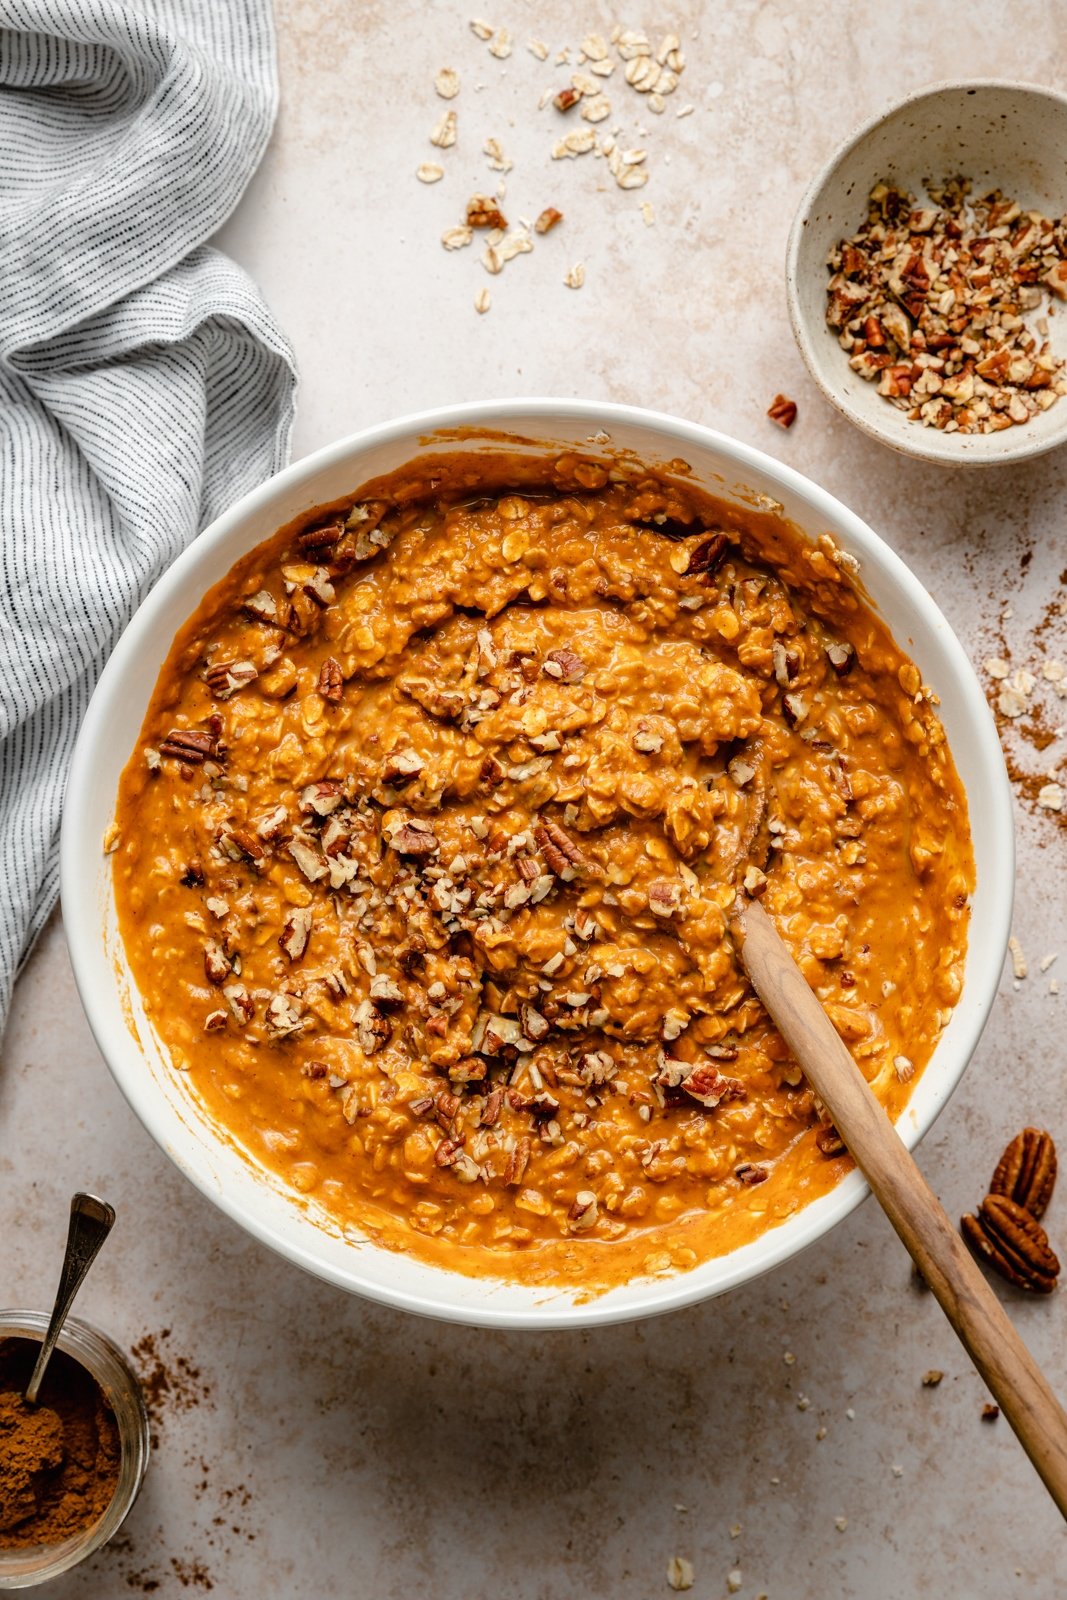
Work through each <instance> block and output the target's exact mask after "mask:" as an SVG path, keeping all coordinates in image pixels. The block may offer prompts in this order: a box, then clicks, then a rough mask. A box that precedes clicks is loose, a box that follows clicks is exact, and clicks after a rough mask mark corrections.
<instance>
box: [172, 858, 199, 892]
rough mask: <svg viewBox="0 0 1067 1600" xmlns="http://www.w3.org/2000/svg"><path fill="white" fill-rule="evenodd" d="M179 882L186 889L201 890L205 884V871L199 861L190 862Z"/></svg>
mask: <svg viewBox="0 0 1067 1600" xmlns="http://www.w3.org/2000/svg"><path fill="white" fill-rule="evenodd" d="M178 882H179V883H180V884H182V886H183V887H184V888H186V889H199V888H200V887H201V885H202V884H203V882H204V869H203V867H202V866H201V865H200V863H199V861H190V862H189V863H188V865H187V866H186V868H185V870H184V871H183V873H182V875H181V877H180V878H179V879H178Z"/></svg>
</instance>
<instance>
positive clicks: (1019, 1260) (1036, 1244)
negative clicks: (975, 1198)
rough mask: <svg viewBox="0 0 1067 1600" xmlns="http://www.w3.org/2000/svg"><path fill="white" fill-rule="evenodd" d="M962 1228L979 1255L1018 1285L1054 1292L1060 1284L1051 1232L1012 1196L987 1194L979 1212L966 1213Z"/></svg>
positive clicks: (1040, 1292)
mask: <svg viewBox="0 0 1067 1600" xmlns="http://www.w3.org/2000/svg"><path fill="white" fill-rule="evenodd" d="M960 1230H961V1232H962V1233H963V1237H964V1238H965V1239H966V1241H967V1243H968V1244H969V1245H970V1247H971V1249H972V1250H973V1251H974V1253H975V1255H977V1256H979V1257H980V1258H981V1259H982V1260H983V1261H985V1262H986V1263H987V1264H988V1265H989V1266H991V1267H992V1268H993V1270H994V1271H995V1272H999V1273H1000V1276H1001V1277H1002V1278H1006V1279H1007V1280H1008V1282H1009V1283H1013V1284H1015V1286H1016V1288H1018V1289H1026V1290H1029V1291H1030V1293H1032V1294H1051V1293H1052V1291H1053V1289H1054V1288H1055V1287H1056V1280H1057V1278H1058V1277H1059V1271H1060V1264H1059V1261H1058V1260H1057V1258H1056V1256H1055V1255H1054V1253H1053V1251H1052V1250H1051V1249H1050V1248H1049V1242H1048V1235H1047V1233H1046V1232H1045V1230H1044V1228H1043V1227H1042V1226H1041V1224H1040V1222H1038V1221H1037V1219H1036V1217H1032V1216H1031V1215H1030V1213H1029V1211H1025V1210H1024V1209H1023V1207H1022V1206H1020V1205H1017V1204H1016V1202H1015V1201H1014V1200H1012V1199H1011V1198H1010V1197H1009V1196H1008V1195H1004V1194H988V1195H986V1197H985V1199H984V1200H983V1201H982V1204H981V1205H980V1206H979V1207H978V1215H977V1216H973V1215H970V1214H969V1215H967V1216H965V1217H964V1218H963V1220H962V1222H961V1223H960Z"/></svg>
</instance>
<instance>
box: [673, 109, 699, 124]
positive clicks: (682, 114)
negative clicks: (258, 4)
mask: <svg viewBox="0 0 1067 1600" xmlns="http://www.w3.org/2000/svg"><path fill="white" fill-rule="evenodd" d="M695 110H696V106H683V107H682V109H681V110H680V111H678V112H676V113H675V115H676V116H677V118H678V121H679V122H681V120H682V118H683V117H691V116H692V115H693V112H694V111H695Z"/></svg>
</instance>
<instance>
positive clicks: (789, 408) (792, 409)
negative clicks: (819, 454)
mask: <svg viewBox="0 0 1067 1600" xmlns="http://www.w3.org/2000/svg"><path fill="white" fill-rule="evenodd" d="M870 342H871V341H868V343H870ZM882 343H883V344H884V343H885V339H884V338H883V340H882ZM767 415H768V416H769V417H770V419H771V421H772V422H777V424H778V426H779V427H780V428H791V427H792V426H793V424H794V422H795V421H796V420H797V403H796V401H795V400H787V399H786V397H785V395H784V394H776V395H775V397H774V400H773V401H772V402H771V404H770V405H769V406H768V407H767Z"/></svg>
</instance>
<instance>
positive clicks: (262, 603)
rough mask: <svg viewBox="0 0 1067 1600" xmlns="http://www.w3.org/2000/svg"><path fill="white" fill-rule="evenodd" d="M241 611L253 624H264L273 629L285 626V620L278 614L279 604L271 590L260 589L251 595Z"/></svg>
mask: <svg viewBox="0 0 1067 1600" xmlns="http://www.w3.org/2000/svg"><path fill="white" fill-rule="evenodd" d="M241 609H242V611H243V612H244V613H245V615H246V616H248V617H251V619H252V621H253V622H262V623H265V624H266V625H267V626H268V627H272V628H280V627H282V626H283V625H284V619H283V618H282V617H281V616H280V615H279V612H278V602H277V600H275V598H274V596H273V595H272V594H271V592H270V590H269V589H260V590H259V591H258V592H257V593H256V594H253V595H249V597H248V599H247V600H245V601H244V602H243V603H242V606H241Z"/></svg>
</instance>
